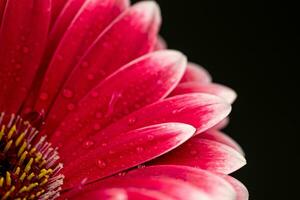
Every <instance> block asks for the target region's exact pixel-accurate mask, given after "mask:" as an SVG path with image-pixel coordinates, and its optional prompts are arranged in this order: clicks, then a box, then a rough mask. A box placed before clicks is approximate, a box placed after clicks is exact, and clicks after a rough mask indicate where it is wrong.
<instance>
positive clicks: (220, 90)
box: [171, 82, 237, 103]
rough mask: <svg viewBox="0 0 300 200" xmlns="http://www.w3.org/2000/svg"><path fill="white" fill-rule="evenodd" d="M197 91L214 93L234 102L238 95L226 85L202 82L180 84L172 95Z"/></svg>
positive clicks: (229, 101)
mask: <svg viewBox="0 0 300 200" xmlns="http://www.w3.org/2000/svg"><path fill="white" fill-rule="evenodd" d="M195 92H199V93H208V94H213V95H216V96H219V97H222V98H224V99H225V100H226V101H227V102H228V103H233V102H234V100H235V99H236V96H237V95H236V93H235V92H234V91H233V90H232V89H230V88H228V87H226V86H223V85H219V84H201V83H198V82H186V83H181V84H179V85H178V86H177V87H176V89H175V90H174V91H173V93H172V94H171V96H175V95H180V94H186V93H195Z"/></svg>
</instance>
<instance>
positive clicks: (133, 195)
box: [61, 187, 174, 200]
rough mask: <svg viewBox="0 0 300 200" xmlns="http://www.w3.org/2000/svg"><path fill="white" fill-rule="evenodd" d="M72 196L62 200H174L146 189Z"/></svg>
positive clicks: (107, 191) (117, 190)
mask: <svg viewBox="0 0 300 200" xmlns="http://www.w3.org/2000/svg"><path fill="white" fill-rule="evenodd" d="M75 194H76V195H74V194H73V195H72V193H71V192H68V193H67V194H63V195H62V196H61V198H62V199H74V200H76V199H79V200H81V199H91V200H96V199H100V200H174V198H171V197H169V196H168V195H166V194H163V193H161V192H158V191H155V190H148V189H144V188H135V187H128V188H106V189H99V190H93V191H89V192H79V193H75Z"/></svg>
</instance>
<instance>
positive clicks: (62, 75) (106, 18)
mask: <svg viewBox="0 0 300 200" xmlns="http://www.w3.org/2000/svg"><path fill="white" fill-rule="evenodd" d="M70 2H72V3H76V4H77V3H78V4H81V3H80V2H81V1H76V0H75V1H74V2H73V1H70ZM118 2H120V4H117V3H115V2H114V0H101V1H86V2H85V3H84V4H83V6H82V8H81V9H80V11H79V12H78V13H77V15H76V17H75V18H74V19H73V20H72V22H71V24H70V25H69V26H67V25H66V24H68V23H69V21H70V20H71V18H72V17H70V15H71V16H73V12H74V11H76V9H75V10H73V4H72V5H70V6H68V5H67V6H66V8H65V9H64V10H63V12H62V15H60V17H59V18H58V20H57V22H56V24H55V26H54V27H53V30H52V31H51V33H50V35H49V41H48V46H47V56H48V57H47V58H44V63H43V66H44V68H43V69H42V71H41V72H40V74H44V73H46V74H45V77H44V78H43V80H41V81H43V82H42V84H41V86H40V87H41V88H40V91H39V94H37V95H33V97H34V98H35V96H39V97H40V98H39V99H37V100H38V101H37V102H36V105H35V110H38V111H39V110H45V111H46V113H47V112H48V108H49V106H50V105H51V104H52V103H53V100H54V98H55V97H56V95H57V93H58V92H59V91H60V88H61V87H62V85H63V83H64V81H65V80H66V79H67V77H68V76H69V74H70V73H71V71H72V70H73V69H74V67H75V66H76V65H77V64H78V62H79V60H80V59H81V57H82V56H83V55H84V54H85V53H86V52H87V50H88V49H89V48H90V46H91V45H92V44H93V43H94V42H95V40H96V39H97V38H98V37H101V34H100V33H103V32H104V29H105V28H106V27H107V26H108V25H109V24H110V23H111V22H112V21H113V20H114V19H115V18H116V17H117V16H118V15H119V14H120V13H121V12H122V10H123V9H124V8H123V7H122V6H124V5H123V3H121V2H123V1H118ZM78 6H79V5H78ZM78 6H77V7H78ZM99 13H101V14H99ZM66 28H67V30H66ZM119 31H120V30H119ZM62 35H63V37H62V38H61V36H62ZM99 35H100V36H99ZM112 39H114V38H112ZM109 42H110V41H109ZM53 53H54V55H53ZM98 53H99V54H97V56H98V57H97V58H99V56H100V57H102V56H104V55H103V54H101V53H100V52H98ZM52 55H53V57H52ZM114 56H115V55H114ZM50 60H51V61H50ZM48 62H50V64H49V66H48V68H46V67H45V66H47V65H48ZM102 64H103V63H102ZM99 66H101V63H100V65H97V66H96V67H97V68H99ZM45 70H46V71H45ZM93 75H94V76H97V74H93ZM41 77H42V76H41ZM81 78H82V79H84V82H86V83H87V82H88V81H87V78H86V75H84V74H81ZM75 82H76V83H77V82H80V80H79V79H78V80H76V81H75ZM73 84H75V83H74V82H73ZM77 86H78V85H76V86H75V87H77ZM93 86H94V85H93ZM36 87H39V86H36ZM36 90H38V89H36ZM29 106H30V105H29Z"/></svg>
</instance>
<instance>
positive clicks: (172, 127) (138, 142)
mask: <svg viewBox="0 0 300 200" xmlns="http://www.w3.org/2000/svg"><path fill="white" fill-rule="evenodd" d="M194 132H195V129H194V128H193V127H192V126H189V125H186V124H180V123H167V124H158V125H153V126H149V127H145V128H141V129H137V130H133V131H130V132H123V133H119V134H118V135H117V136H115V137H111V136H110V137H109V139H108V140H107V141H104V142H105V143H104V142H103V143H102V144H99V145H93V141H92V140H86V141H82V146H84V147H85V148H88V149H89V151H88V152H87V153H85V154H82V155H72V154H71V155H70V152H66V153H65V154H60V155H61V157H62V160H63V162H64V158H67V157H70V156H71V157H72V158H73V159H72V160H71V162H64V164H65V166H64V168H63V174H64V175H65V177H66V178H65V183H64V188H69V187H73V186H76V185H78V184H79V183H80V182H81V180H82V179H84V178H87V179H88V181H89V182H92V181H95V180H97V179H100V178H103V177H107V176H109V175H112V174H115V173H117V172H120V171H123V170H125V169H128V168H131V167H134V166H137V165H139V164H142V163H144V162H146V161H149V160H151V159H153V158H156V157H158V156H160V155H162V154H164V153H166V152H168V151H170V150H172V149H174V148H175V147H177V146H178V145H180V144H182V143H183V142H185V141H186V140H187V139H188V138H190V137H191V136H192V135H193V134H194ZM87 143H89V144H91V145H89V146H88V145H87ZM77 148H80V147H77ZM75 157H76V159H75ZM74 159H75V160H74Z"/></svg>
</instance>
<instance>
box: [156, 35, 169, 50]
mask: <svg viewBox="0 0 300 200" xmlns="http://www.w3.org/2000/svg"><path fill="white" fill-rule="evenodd" d="M164 49H167V42H166V41H165V40H164V39H163V38H162V37H161V36H158V37H157V40H156V43H155V47H154V50H156V51H159V50H164Z"/></svg>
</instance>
